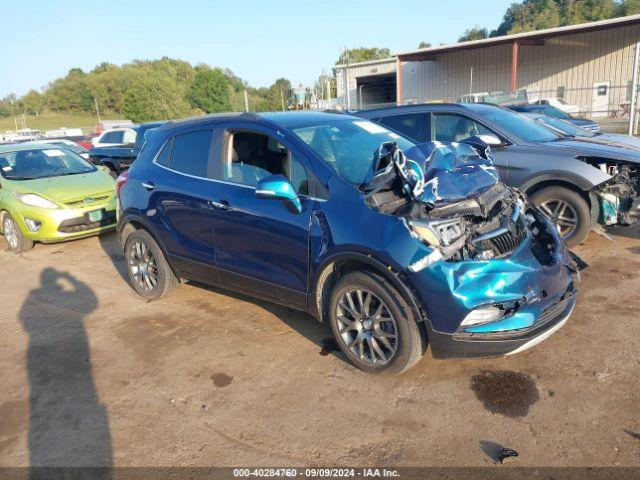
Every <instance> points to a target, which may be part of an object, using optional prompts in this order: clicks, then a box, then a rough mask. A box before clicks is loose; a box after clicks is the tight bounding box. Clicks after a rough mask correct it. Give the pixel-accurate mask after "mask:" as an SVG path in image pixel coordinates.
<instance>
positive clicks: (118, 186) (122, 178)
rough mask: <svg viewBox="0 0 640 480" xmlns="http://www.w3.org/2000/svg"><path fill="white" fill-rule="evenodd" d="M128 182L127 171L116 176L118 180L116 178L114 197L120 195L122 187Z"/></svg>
mask: <svg viewBox="0 0 640 480" xmlns="http://www.w3.org/2000/svg"><path fill="white" fill-rule="evenodd" d="M128 180H129V172H128V171H127V172H122V173H121V174H120V175H118V178H116V195H120V190H122V187H124V186H125V184H126V183H127V181H128Z"/></svg>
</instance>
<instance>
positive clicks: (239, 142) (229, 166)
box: [174, 132, 309, 195]
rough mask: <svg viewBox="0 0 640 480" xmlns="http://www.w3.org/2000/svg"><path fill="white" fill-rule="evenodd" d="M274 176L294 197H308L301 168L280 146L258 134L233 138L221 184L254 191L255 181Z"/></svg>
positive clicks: (239, 134)
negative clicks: (286, 184) (284, 182)
mask: <svg viewBox="0 0 640 480" xmlns="http://www.w3.org/2000/svg"><path fill="white" fill-rule="evenodd" d="M174 148H175V147H174ZM277 174H282V175H284V176H286V177H287V178H288V179H289V181H290V182H291V184H292V185H293V188H294V189H295V190H296V192H297V193H298V194H300V195H307V194H308V193H309V191H308V181H307V172H306V170H305V168H304V165H302V163H301V162H300V161H299V160H298V159H297V158H296V157H295V156H294V155H293V153H292V152H291V151H290V150H288V149H287V148H286V147H285V146H284V145H282V144H281V143H280V142H278V141H277V140H276V139H274V138H272V137H269V136H267V135H263V134H261V133H253V132H236V133H234V134H233V136H232V138H231V148H230V149H229V157H228V159H227V162H226V164H225V165H224V168H223V178H224V179H225V180H227V181H230V182H234V183H239V184H242V185H249V186H251V187H255V186H256V185H257V183H258V181H259V180H261V179H263V178H265V177H268V176H270V175H277Z"/></svg>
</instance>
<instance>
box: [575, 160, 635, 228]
mask: <svg viewBox="0 0 640 480" xmlns="http://www.w3.org/2000/svg"><path fill="white" fill-rule="evenodd" d="M587 161H588V163H590V164H591V165H592V166H594V167H596V168H598V169H600V170H601V171H603V172H604V173H606V174H608V175H610V176H611V178H610V179H609V180H607V181H606V182H604V183H602V184H600V185H598V186H597V187H596V188H595V189H594V190H593V195H595V196H596V197H597V204H598V207H599V218H598V221H599V223H600V224H602V225H616V224H618V225H623V226H631V225H636V224H637V223H638V222H640V196H639V194H640V168H639V167H638V165H637V164H628V163H625V162H621V161H612V160H604V159H589V160H587Z"/></svg>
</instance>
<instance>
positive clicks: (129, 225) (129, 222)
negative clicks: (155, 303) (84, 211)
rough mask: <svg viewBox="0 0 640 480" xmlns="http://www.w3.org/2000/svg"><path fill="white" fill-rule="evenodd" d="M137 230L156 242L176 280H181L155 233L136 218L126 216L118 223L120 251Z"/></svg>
mask: <svg viewBox="0 0 640 480" xmlns="http://www.w3.org/2000/svg"><path fill="white" fill-rule="evenodd" d="M138 230H144V231H145V232H147V233H148V234H149V235H150V236H151V238H153V240H154V241H155V242H156V244H157V245H158V247H159V248H160V251H161V252H162V254H163V255H164V258H165V259H166V260H167V263H168V264H169V266H170V267H171V270H173V273H174V274H175V275H176V276H177V277H178V278H181V277H180V272H179V271H178V270H176V268H175V267H174V266H173V265H172V264H171V262H170V261H169V255H168V254H167V250H166V249H165V248H164V245H163V244H162V242H161V241H160V240H159V239H158V236H157V235H156V234H155V232H154V231H153V229H152V228H151V227H150V226H149V225H147V224H146V223H145V222H144V221H141V220H140V219H139V218H138V217H135V216H128V217H125V218H123V219H122V220H120V222H118V228H117V236H118V242H119V243H120V245H121V247H122V249H123V250H124V246H125V243H126V241H127V237H129V235H131V234H132V233H133V232H136V231H138Z"/></svg>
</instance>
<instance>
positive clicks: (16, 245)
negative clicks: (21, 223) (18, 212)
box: [0, 212, 34, 253]
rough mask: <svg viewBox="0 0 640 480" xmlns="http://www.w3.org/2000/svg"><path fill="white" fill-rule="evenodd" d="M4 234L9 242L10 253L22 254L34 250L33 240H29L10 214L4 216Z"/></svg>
mask: <svg viewBox="0 0 640 480" xmlns="http://www.w3.org/2000/svg"><path fill="white" fill-rule="evenodd" d="M0 218H2V233H3V235H4V239H5V240H6V241H7V245H8V247H9V251H10V252H13V253H21V252H26V251H28V250H31V249H32V248H33V245H34V242H33V240H31V239H29V238H27V237H25V236H24V234H23V233H22V230H20V227H18V224H17V223H16V221H15V220H14V219H13V217H12V216H11V215H9V213H7V212H5V213H4V215H2V216H1V217H0Z"/></svg>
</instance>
